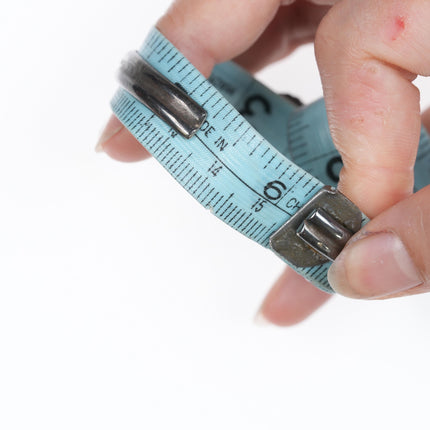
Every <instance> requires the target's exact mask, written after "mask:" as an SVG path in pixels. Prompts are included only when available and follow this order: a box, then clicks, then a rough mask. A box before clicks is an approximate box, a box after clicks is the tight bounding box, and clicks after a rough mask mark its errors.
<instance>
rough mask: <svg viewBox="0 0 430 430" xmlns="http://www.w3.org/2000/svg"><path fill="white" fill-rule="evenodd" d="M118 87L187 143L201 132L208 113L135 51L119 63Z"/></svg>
mask: <svg viewBox="0 0 430 430" xmlns="http://www.w3.org/2000/svg"><path fill="white" fill-rule="evenodd" d="M118 80H119V83H120V85H121V86H122V87H123V88H124V89H125V90H126V91H128V92H129V93H130V94H131V95H132V96H133V97H135V98H136V99H138V100H139V101H140V102H141V103H143V104H144V105H145V106H146V107H147V108H148V109H150V110H151V111H152V112H153V113H154V114H155V115H157V116H158V117H159V118H160V119H162V120H163V121H164V122H165V123H167V124H168V125H169V126H170V127H172V128H173V129H175V130H176V131H177V132H178V133H180V134H181V135H182V136H184V137H185V138H187V139H190V138H191V137H193V136H194V134H195V133H196V132H197V131H198V130H199V129H200V127H201V126H202V125H203V123H204V121H205V120H206V117H207V112H206V111H205V110H204V109H203V108H202V107H201V106H200V105H199V104H198V103H196V102H195V101H194V100H193V99H192V98H191V97H190V96H188V94H187V93H186V92H185V91H183V90H182V89H181V88H179V87H178V86H177V85H175V84H173V83H172V82H171V81H169V80H168V79H167V78H166V77H165V76H164V75H162V74H161V73H160V72H159V71H158V70H156V69H155V68H154V67H152V66H151V65H150V64H149V63H148V62H147V61H146V60H144V59H143V58H142V57H141V56H140V55H139V54H138V53H137V52H136V51H132V52H130V53H129V54H128V55H127V56H126V57H125V58H124V60H123V61H122V62H121V66H120V68H119V71H118Z"/></svg>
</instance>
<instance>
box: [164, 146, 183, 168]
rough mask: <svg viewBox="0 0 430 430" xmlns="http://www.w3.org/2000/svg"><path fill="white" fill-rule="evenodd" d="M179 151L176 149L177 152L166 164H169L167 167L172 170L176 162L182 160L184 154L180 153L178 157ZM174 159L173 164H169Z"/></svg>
mask: <svg viewBox="0 0 430 430" xmlns="http://www.w3.org/2000/svg"><path fill="white" fill-rule="evenodd" d="M178 153H179V151H176V152H175V153H174V154H173V155H172V156H171V157H170V159H169V160H167V161H166V166H167V168H168V169H169V170H172V168H173V166H174V165H175V163H177V162H178V160H180V159H181V157H182V155H179V157H176V156H177V155H178ZM172 160H174V161H173V164H171V165H170V166H169V163H170V162H171V161H172Z"/></svg>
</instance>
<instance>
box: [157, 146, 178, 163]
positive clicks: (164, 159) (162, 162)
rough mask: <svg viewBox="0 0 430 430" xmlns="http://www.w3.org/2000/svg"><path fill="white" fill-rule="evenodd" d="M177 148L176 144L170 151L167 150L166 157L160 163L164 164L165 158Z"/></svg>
mask: <svg viewBox="0 0 430 430" xmlns="http://www.w3.org/2000/svg"><path fill="white" fill-rule="evenodd" d="M174 150H175V147H174V146H172V147H171V148H170V151H169V152H167V153H166V154H165V155H164V157H163V158H162V159H161V160H160V163H161V164H163V163H164V160H165V159H166V158H167V157H168V156H169V155H170V154H171V153H172V152H173V151H174Z"/></svg>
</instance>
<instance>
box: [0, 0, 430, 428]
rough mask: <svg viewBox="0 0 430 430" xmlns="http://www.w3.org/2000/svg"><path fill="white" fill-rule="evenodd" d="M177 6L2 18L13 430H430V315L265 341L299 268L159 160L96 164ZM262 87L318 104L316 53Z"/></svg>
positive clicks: (344, 316)
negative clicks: (151, 46) (152, 37)
mask: <svg viewBox="0 0 430 430" xmlns="http://www.w3.org/2000/svg"><path fill="white" fill-rule="evenodd" d="M167 4H168V1H167V0H163V1H161V0H157V2H151V3H149V2H148V0H140V1H133V0H123V1H121V2H119V1H118V2H114V1H110V2H106V1H102V0H93V1H83V0H74V1H58V0H57V1H44V0H40V1H38V2H34V1H29V0H22V1H20V2H12V1H9V2H8V3H7V4H4V5H2V13H1V15H0V52H1V54H2V59H1V67H0V78H1V79H0V125H1V128H0V131H1V134H0V139H1V157H0V197H1V200H0V202H1V203H0V205H1V212H0V221H1V223H0V233H1V237H0V428H1V429H2V430H10V429H44V430H48V429H56V430H58V429H103V430H108V429H151V430H152V429H154V430H158V429H173V428H178V429H187V430H188V429H196V430H197V429H199V430H200V429H295V430H301V429H330V430H335V429H342V430H343V429H363V428H365V429H381V428H384V429H388V428H389V429H405V428H409V429H428V428H429V425H430V423H429V416H428V404H429V395H428V393H429V390H430V365H429V363H430V330H429V328H430V312H429V309H430V296H428V295H427V296H426V295H422V296H417V297H411V298H406V299H398V300H392V301H387V302H361V301H352V300H348V299H344V298H341V297H336V298H334V299H333V300H332V301H331V302H330V303H329V304H327V305H326V306H324V307H323V308H322V309H321V310H320V311H319V312H317V313H316V314H315V315H314V316H312V317H311V318H310V319H309V320H308V321H306V322H305V323H302V324H300V325H299V326H297V327H294V328H289V329H277V328H274V327H258V326H256V325H255V324H254V323H253V316H254V313H255V312H256V310H257V308H258V307H259V304H260V301H261V300H262V298H263V297H264V295H265V293H266V291H267V289H268V287H269V286H270V284H271V283H272V282H273V281H274V280H275V279H276V277H277V275H278V274H279V273H280V272H281V270H282V266H283V264H282V263H281V262H280V261H279V260H278V259H277V258H276V257H274V256H273V255H271V254H270V253H269V252H268V251H266V250H264V249H262V248H260V247H259V246H258V245H254V244H253V243H251V242H250V241H249V240H248V239H246V238H244V237H242V236H240V235H239V234H238V233H236V232H234V231H233V230H231V229H229V228H226V227H225V226H224V225H223V224H222V223H220V222H219V221H218V220H216V219H215V218H214V217H212V216H211V215H209V213H207V212H205V211H204V209H202V208H201V207H200V206H199V205H198V204H197V203H195V202H194V201H193V200H192V199H191V198H190V197H188V195H187V194H186V192H185V191H183V190H182V189H181V188H180V187H179V186H178V185H177V184H176V183H175V182H174V181H173V180H172V179H171V178H170V176H169V175H168V174H166V173H165V172H164V171H163V169H162V168H161V167H159V166H158V165H157V164H156V163H155V162H153V161H152V160H151V161H147V162H145V163H138V164H121V163H117V162H114V161H112V160H111V159H109V158H108V157H107V156H105V155H104V154H96V153H95V152H94V146H95V143H96V140H97V137H98V133H99V132H100V130H101V127H102V125H103V123H104V121H105V120H106V119H107V118H108V116H109V112H110V110H109V99H110V96H111V95H112V94H113V92H114V89H115V87H116V83H115V80H114V74H115V70H116V68H117V66H118V64H119V61H120V59H121V58H122V56H123V55H124V53H125V52H127V51H128V50H130V49H134V48H137V47H138V46H139V45H140V43H141V41H142V40H143V38H144V36H145V34H146V33H147V31H148V30H149V28H150V26H151V24H153V23H154V22H155V20H156V18H157V17H158V16H159V15H160V14H161V13H162V11H163V10H164V9H165V8H166V7H167ZM260 78H261V79H262V80H263V81H264V82H265V83H267V84H268V85H270V86H271V87H273V88H275V89H277V90H282V91H284V92H290V93H293V94H296V95H298V96H300V97H302V99H303V100H305V101H307V102H308V101H311V100H313V99H315V98H317V97H319V96H320V95H321V88H320V83H319V78H318V73H317V70H316V67H315V64H314V60H313V51H312V46H308V47H305V48H304V49H301V50H299V51H298V52H297V53H296V54H294V55H293V57H292V58H291V59H288V60H286V61H284V62H282V63H279V64H277V65H276V66H274V67H271V68H270V69H269V70H267V71H265V72H264V73H262V74H260ZM418 82H419V83H420V86H421V87H422V88H424V86H425V85H426V84H427V90H426V92H424V97H423V100H424V103H426V102H428V101H429V100H430V99H429V96H430V88H429V86H428V83H426V82H425V81H424V80H422V79H421V80H419V81H418Z"/></svg>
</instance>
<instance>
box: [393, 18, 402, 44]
mask: <svg viewBox="0 0 430 430" xmlns="http://www.w3.org/2000/svg"><path fill="white" fill-rule="evenodd" d="M404 30H405V17H404V16H396V17H395V18H394V23H393V27H392V29H391V40H393V41H394V40H397V39H398V37H399V36H400V35H401V34H402V33H403V31H404Z"/></svg>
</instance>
